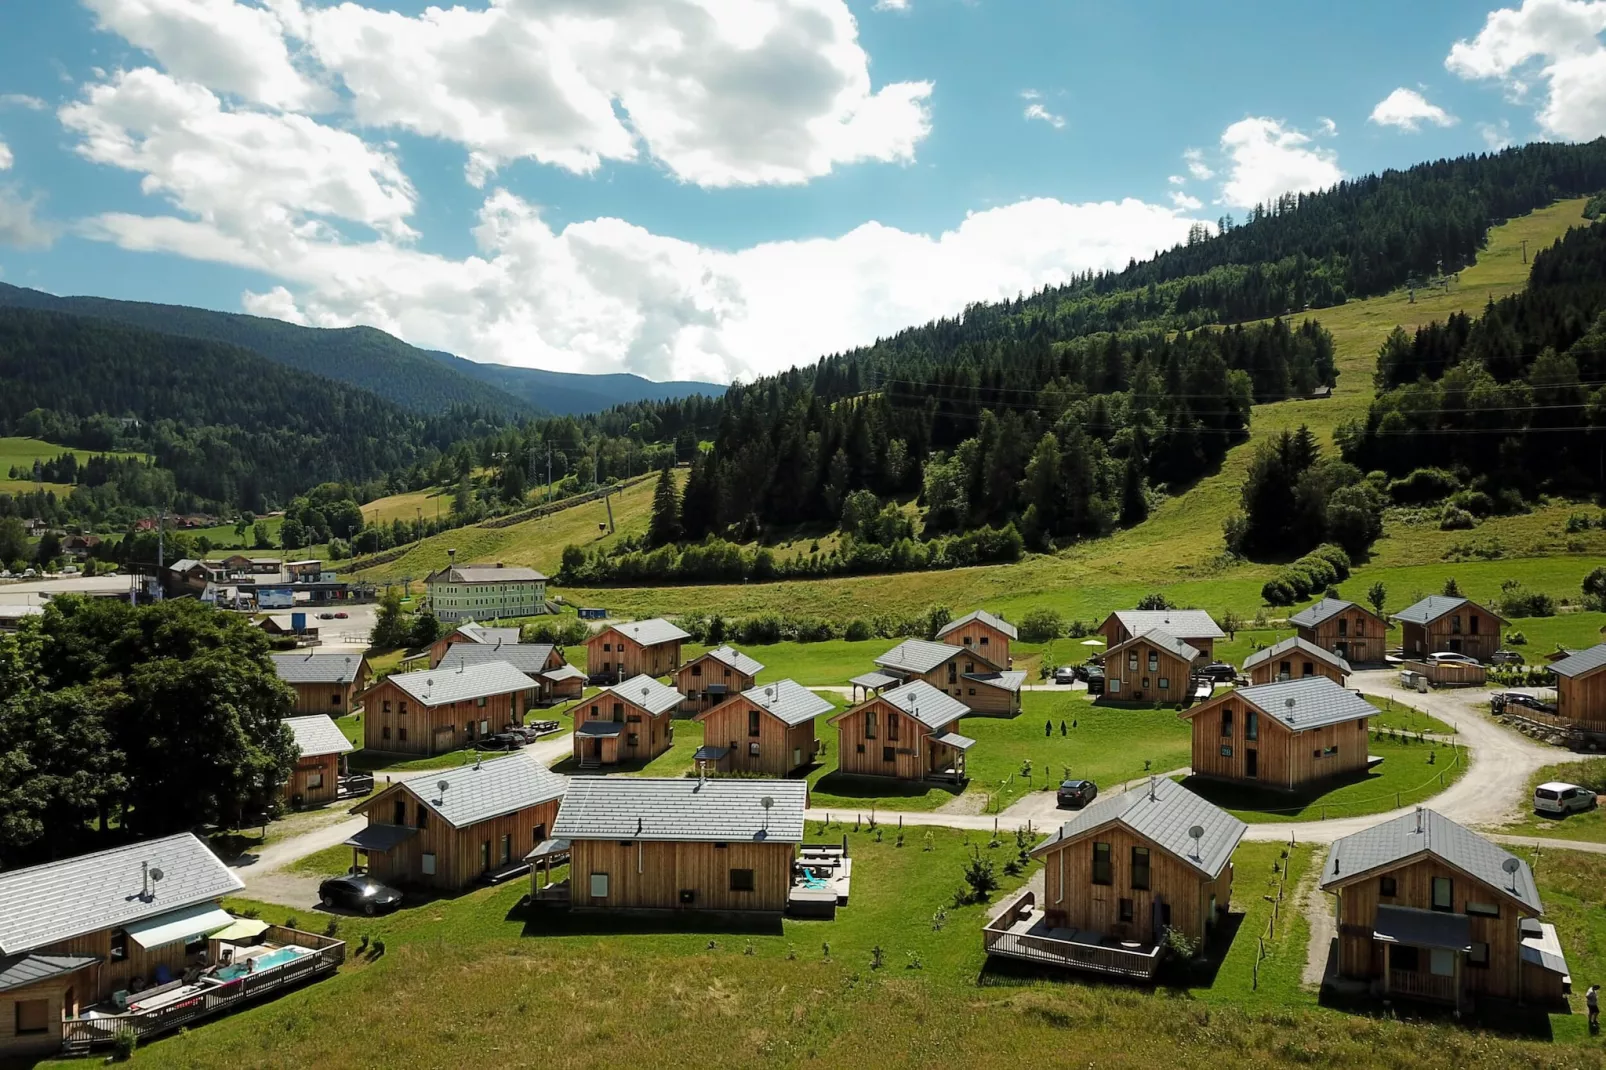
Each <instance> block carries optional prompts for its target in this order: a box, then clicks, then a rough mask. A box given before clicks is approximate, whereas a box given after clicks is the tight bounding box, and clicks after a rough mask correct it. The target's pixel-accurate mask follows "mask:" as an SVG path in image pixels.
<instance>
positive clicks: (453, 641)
mask: <svg viewBox="0 0 1606 1070" xmlns="http://www.w3.org/2000/svg"><path fill="white" fill-rule="evenodd" d="M520 641H521V638H520V633H519V630H518V629H517V628H487V627H486V626H485V625H483V624H475V623H474V622H473V621H472V620H466V621H464V622H463V623H462V624H459V625H458V626H457V627H455V628H453V629H452V630H451V631H449V632H447V633H446V634H445V635H443V636H441V637H440V638H439V639H437V640H435V641H434V642H433V643H431V644H430V645H429V667H430V668H432V669H433V668H435V667H436V666H438V665H439V664H440V663H441V661H442V659H444V658H445V657H446V652H447V651H448V650H450V649H452V647H454V646H456V645H457V644H459V643H469V644H472V645H474V646H497V645H499V644H504V643H506V644H513V643H518V642H520Z"/></svg>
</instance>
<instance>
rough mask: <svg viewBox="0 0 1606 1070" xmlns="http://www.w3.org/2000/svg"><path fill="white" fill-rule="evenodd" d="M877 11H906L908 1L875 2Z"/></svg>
mask: <svg viewBox="0 0 1606 1070" xmlns="http://www.w3.org/2000/svg"><path fill="white" fill-rule="evenodd" d="M875 10H877V11H908V10H909V0H875Z"/></svg>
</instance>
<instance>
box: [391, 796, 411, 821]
mask: <svg viewBox="0 0 1606 1070" xmlns="http://www.w3.org/2000/svg"><path fill="white" fill-rule="evenodd" d="M390 817H391V821H390V823H391V824H392V825H405V824H407V800H406V799H403V798H400V797H398V798H397V799H396V804H395V806H393V807H392V808H391V813H390Z"/></svg>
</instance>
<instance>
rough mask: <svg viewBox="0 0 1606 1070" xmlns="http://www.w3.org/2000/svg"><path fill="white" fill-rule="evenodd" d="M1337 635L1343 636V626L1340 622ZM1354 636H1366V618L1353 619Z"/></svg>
mask: <svg viewBox="0 0 1606 1070" xmlns="http://www.w3.org/2000/svg"><path fill="white" fill-rule="evenodd" d="M1338 634H1340V635H1343V634H1344V624H1343V622H1342V621H1340V622H1339V625H1338ZM1355 634H1356V635H1357V636H1361V635H1365V634H1366V618H1365V617H1356V618H1355Z"/></svg>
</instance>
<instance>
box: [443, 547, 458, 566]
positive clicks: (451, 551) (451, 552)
mask: <svg viewBox="0 0 1606 1070" xmlns="http://www.w3.org/2000/svg"><path fill="white" fill-rule="evenodd" d="M446 557H447V560H448V561H450V562H451V564H452V565H455V564H457V549H456V548H455V547H451V546H448V547H447V548H446ZM447 567H448V568H450V567H451V565H448V566H447Z"/></svg>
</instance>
